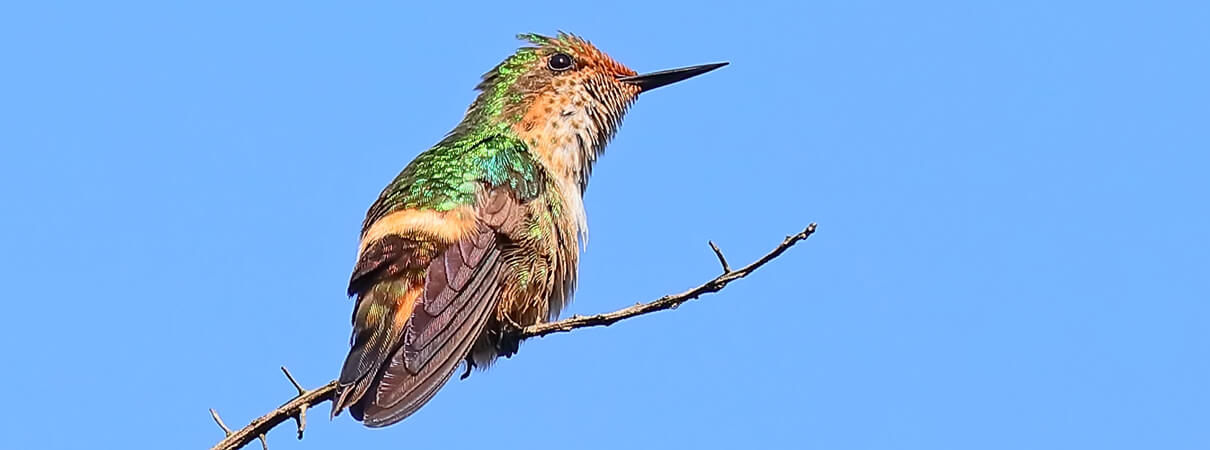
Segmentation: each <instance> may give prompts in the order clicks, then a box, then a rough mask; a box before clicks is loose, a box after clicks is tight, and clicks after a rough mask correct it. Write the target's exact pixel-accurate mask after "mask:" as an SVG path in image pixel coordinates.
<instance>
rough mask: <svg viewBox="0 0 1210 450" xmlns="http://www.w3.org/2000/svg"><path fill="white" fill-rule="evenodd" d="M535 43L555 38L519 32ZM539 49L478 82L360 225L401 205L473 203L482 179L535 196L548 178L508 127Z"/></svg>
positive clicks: (526, 50) (520, 53) (441, 207)
mask: <svg viewBox="0 0 1210 450" xmlns="http://www.w3.org/2000/svg"><path fill="white" fill-rule="evenodd" d="M518 37H519V38H521V39H523V40H526V41H529V42H531V43H534V44H536V45H540V46H543V45H557V44H558V43H560V42H561V40H560V39H559V38H548V37H544V36H539V35H520V36H518ZM539 51H540V48H537V47H523V48H520V49H518V50H517V51H516V52H515V53H514V54H513V55H512V56H511V57H509V58H508V59H506V60H505V61H504V62H502V63H501V64H500V65H498V66H496V68H494V69H493V70H492V71H491V72H488V73H487V74H485V75H484V77H483V81H482V82H481V83H480V84H479V86H477V89H478V90H480V91H482V93H481V94H480V95H479V97H478V98H477V99H476V100H475V102H474V104H472V105H471V107H470V109H469V110H468V111H467V114H466V117H465V118H464V119H463V121H462V123H460V124H459V125H458V126H457V127H456V128H454V130H453V131H452V132H450V134H449V135H447V136H446V137H445V139H443V140H442V141H441V142H439V143H438V144H437V145H435V146H433V148H431V149H429V150H427V151H425V152H423V153H421V154H420V155H419V156H417V157H416V159H415V160H413V161H412V162H411V163H410V164H408V166H407V167H406V168H404V169H403V171H402V172H401V173H400V174H399V175H398V176H397V177H395V180H394V181H392V182H391V183H390V184H389V185H387V187H386V188H385V189H384V190H383V191H382V194H381V195H380V196H379V198H378V201H377V202H375V204H374V205H373V206H372V207H371V208H370V211H369V212H368V214H367V215H366V220H365V223H364V226H365V227H368V226H369V225H370V224H372V223H373V222H374V221H376V220H377V219H379V218H381V217H383V216H385V215H387V214H389V213H391V212H393V211H397V210H401V209H431V210H436V211H449V210H452V209H454V208H457V207H459V206H463V205H472V204H473V203H474V202H475V196H476V193H477V192H478V190H479V187H480V185H481V183H487V184H488V185H489V186H492V187H501V186H506V187H508V188H510V189H511V190H512V191H513V192H514V193H515V195H516V196H517V198H518V199H521V200H529V199H532V198H535V197H537V196H538V195H539V194H541V193H542V192H543V191H544V189H545V188H546V184H547V182H548V180H546V179H545V176H544V175H543V172H542V168H541V165H540V164H539V163H538V162H537V160H536V159H535V158H536V157H535V155H533V154H532V153H531V152H530V151H529V149H528V148H527V146H526V145H525V143H524V142H522V141H521V139H520V138H518V137H517V135H516V134H515V133H514V132H513V131H512V125H513V124H515V123H516V122H518V121H520V119H521V113H520V112H519V111H520V110H521V108H517V106H518V105H519V104H521V103H522V102H523V101H524V100H525V99H524V97H523V95H522V90H521V89H519V88H518V87H517V86H516V85H517V81H518V79H519V78H520V77H521V76H522V75H524V74H525V72H526V71H527V70H528V68H529V67H530V66H531V65H532V63H533V62H534V61H535V60H536V59H537V58H538V57H539Z"/></svg>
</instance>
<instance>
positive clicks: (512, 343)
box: [496, 317, 522, 358]
mask: <svg viewBox="0 0 1210 450" xmlns="http://www.w3.org/2000/svg"><path fill="white" fill-rule="evenodd" d="M521 330H522V328H521V325H519V324H517V322H513V320H512V319H510V318H508V317H505V318H504V321H503V322H501V323H500V341H499V342H497V343H496V355H497V356H503V357H505V358H511V357H512V356H513V355H515V354H517V350H519V349H520V348H521Z"/></svg>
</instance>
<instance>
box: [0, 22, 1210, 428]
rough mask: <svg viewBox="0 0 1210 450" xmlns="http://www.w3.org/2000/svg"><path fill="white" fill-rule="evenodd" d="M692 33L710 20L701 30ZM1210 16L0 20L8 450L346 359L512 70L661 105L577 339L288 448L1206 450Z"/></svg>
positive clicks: (630, 155) (260, 402)
mask: <svg viewBox="0 0 1210 450" xmlns="http://www.w3.org/2000/svg"><path fill="white" fill-rule="evenodd" d="M691 5H693V6H691ZM1206 23H1210V4H1208V3H1206V2H1162V1H1161V2H1113V1H1108V2H1105V1H1101V2H1078V1H1072V2H1046V1H1018V2H978V3H976V2H949V1H919V2H872V1H848V0H846V1H809V2H785V3H777V2H773V3H762V2H743V3H742V4H737V5H730V6H721V5H720V6H705V5H699V4H697V3H696V2H695V3H693V4H689V3H684V4H674V3H672V2H669V3H659V2H651V1H644V2H625V1H623V2H607V3H605V2H560V3H541V2H524V3H515V2H514V3H496V4H492V5H482V6H478V7H454V6H401V5H395V4H389V3H386V2H383V3H377V4H368V5H365V4H363V5H359V6H315V5H303V4H299V3H297V2H278V3H260V4H256V5H252V4H246V3H245V2H207V3H206V4H205V5H193V6H186V5H168V4H166V3H164V2H147V3H113V4H109V3H106V4H104V5H102V4H101V3H88V4H83V3H80V4H74V5H72V4H65V3H51V2H40V3H36V4H35V3H33V2H27V3H26V4H7V5H5V6H3V7H0V57H3V60H4V65H3V67H4V69H3V70H2V71H0V129H2V130H3V131H2V132H0V200H2V201H3V204H4V210H5V213H4V214H3V216H2V220H0V292H3V297H4V299H5V308H6V314H3V315H0V357H2V358H3V362H4V367H6V369H5V370H3V371H0V384H3V385H5V386H8V389H9V392H8V394H7V404H8V407H6V408H3V410H2V411H0V424H4V425H3V428H4V429H5V431H4V432H3V433H0V447H5V448H106V447H108V448H117V447H122V448H201V447H208V446H209V445H210V444H212V443H214V442H215V441H217V440H218V439H219V438H220V437H221V435H220V432H219V430H218V429H217V428H216V427H215V426H214V424H213V423H212V422H211V420H210V417H209V415H208V413H207V411H206V410H207V408H217V409H218V410H219V411H220V412H221V413H222V414H223V416H224V418H225V419H226V420H227V422H228V423H229V424H232V425H235V424H242V423H246V422H247V420H248V419H250V418H252V417H254V416H257V415H260V414H262V413H264V412H266V411H268V410H269V409H270V408H272V407H274V406H276V405H277V404H279V403H280V402H282V401H284V400H285V399H286V398H288V397H289V396H290V395H291V388H290V386H289V385H288V384H287V383H286V381H285V380H284V379H283V378H282V376H281V374H280V373H279V372H278V369H277V367H278V366H279V365H286V366H288V367H290V368H291V369H292V371H293V372H294V373H295V375H296V376H297V377H298V378H299V379H300V381H302V382H303V383H304V384H307V385H309V386H317V385H319V384H322V383H324V382H326V381H328V380H330V379H332V378H334V377H335V376H336V374H337V372H338V370H339V365H340V362H341V360H342V358H343V357H344V354H345V352H346V350H347V338H348V332H349V323H348V320H349V312H350V308H351V307H352V302H351V301H350V300H348V299H346V298H345V297H344V295H343V293H344V290H345V284H346V282H347V279H348V275H349V272H350V270H351V268H352V264H353V262H354V261H353V258H354V254H355V250H356V243H357V233H358V230H359V225H360V222H361V219H362V217H363V214H364V212H365V209H366V208H367V207H368V206H369V204H370V202H371V201H372V200H373V198H374V196H375V195H377V193H378V192H379V190H380V189H381V188H382V186H383V185H384V184H385V183H386V182H388V181H389V180H390V179H391V178H392V177H393V176H394V175H395V174H396V173H397V172H398V171H399V170H400V169H401V168H402V167H403V166H404V165H405V164H406V163H407V162H408V161H409V160H410V159H411V158H412V157H414V156H415V155H416V154H417V153H418V152H420V151H422V150H424V149H425V148H427V147H428V146H429V145H431V144H433V143H434V142H436V141H437V140H438V139H439V138H440V137H441V136H442V135H443V134H444V133H446V132H447V131H448V130H449V129H450V128H451V127H452V126H453V125H454V124H455V123H456V122H457V121H458V120H459V118H460V116H461V114H462V112H463V111H464V110H465V108H466V105H467V104H468V103H469V102H470V100H471V99H472V98H473V95H474V93H473V92H472V90H471V88H472V87H473V86H474V85H475V83H476V82H477V80H478V77H479V75H480V74H482V73H483V72H485V71H486V70H488V69H490V68H491V67H492V66H493V65H494V64H496V63H497V62H498V61H499V60H501V59H502V58H504V57H505V56H507V55H508V54H509V53H510V52H511V51H512V50H513V49H514V48H515V47H517V46H518V45H519V44H520V43H519V42H518V41H515V40H514V39H513V35H514V34H516V33H518V32H531V31H534V32H545V33H551V32H554V31H555V30H559V29H562V30H567V31H571V32H574V33H577V34H580V35H583V36H585V37H587V38H589V39H591V40H592V41H593V42H594V43H595V44H597V45H598V46H600V47H601V48H602V49H604V50H605V51H606V52H609V53H610V54H611V55H613V56H614V57H616V58H617V59H618V60H620V61H622V62H624V63H626V64H628V65H630V66H631V67H633V68H635V69H636V70H639V71H648V70H657V69H663V68H670V67H677V66H682V65H688V64H696V63H703V62H713V61H719V60H728V61H731V63H732V65H731V66H728V67H726V68H724V69H721V70H718V71H716V72H712V73H710V74H708V75H705V76H702V77H700V78H697V79H693V80H690V81H688V82H685V83H683V84H681V85H677V86H673V87H668V88H665V89H660V90H659V91H656V92H654V93H651V94H650V95H645V96H644V97H643V98H642V99H641V100H640V101H639V102H638V104H637V105H636V106H635V108H634V109H633V110H632V112H631V113H630V114H629V116H628V117H627V119H626V123H625V125H624V126H623V127H622V130H621V132H620V133H619V134H618V136H617V138H616V140H615V141H614V143H613V145H611V146H610V148H609V151H608V152H607V153H606V155H605V157H604V159H603V160H602V161H601V162H600V164H599V165H598V166H597V170H596V171H595V175H594V178H593V180H592V183H591V185H590V187H589V190H588V193H587V198H586V203H587V207H588V210H589V222H590V224H591V229H592V234H591V236H592V237H591V239H590V242H589V246H588V249H587V253H586V254H585V255H584V257H583V263H582V266H581V270H580V274H581V276H580V289H579V291H578V294H577V300H576V301H575V303H573V305H572V306H571V308H570V310H569V311H568V314H573V313H579V314H586V313H595V312H603V311H609V310H613V309H616V308H620V307H624V306H627V305H630V304H633V303H634V302H637V301H646V300H650V299H654V298H656V297H658V296H660V295H663V294H665V293H670V292H677V291H680V290H683V289H685V288H687V287H690V286H692V285H695V284H697V283H699V282H701V281H703V280H706V279H708V278H709V277H711V276H713V275H715V274H716V273H717V270H718V267H717V262H716V261H715V260H714V257H713V255H712V253H711V252H710V249H709V248H708V247H707V246H706V241H707V240H711V239H712V240H714V241H715V242H717V243H718V244H719V245H720V246H721V247H722V248H723V250H724V251H726V252H727V254H728V255H729V257H730V258H731V260H732V263H733V264H739V263H741V262H746V261H748V260H750V259H752V258H754V257H756V256H758V255H760V254H762V253H763V252H765V251H767V250H768V249H769V248H771V247H772V246H773V245H775V244H776V243H777V242H778V241H780V240H781V238H782V237H783V236H785V235H786V234H790V233H793V232H796V231H798V230H800V229H802V227H803V226H805V225H806V224H807V223H808V222H811V221H817V222H819V224H820V228H819V233H818V234H816V236H814V237H813V238H812V239H811V240H810V241H808V242H806V243H803V244H801V245H800V246H799V247H796V248H794V249H793V250H792V251H791V252H789V253H788V254H786V255H785V256H784V257H782V258H781V259H778V260H776V261H775V262H774V263H772V264H770V265H769V266H768V267H767V268H766V269H763V270H762V271H761V272H758V273H757V274H755V275H754V276H752V277H751V278H749V279H746V280H743V281H741V282H739V283H737V284H735V285H733V286H731V287H729V288H727V289H726V290H725V291H724V292H723V293H721V294H719V295H715V296H711V297H708V298H706V299H704V300H701V301H697V302H693V303H691V304H688V305H686V306H684V307H682V308H680V309H679V310H677V311H674V312H665V313H660V314H657V315H652V316H647V317H643V318H639V319H635V320H631V321H627V322H624V323H620V324H617V325H615V326H613V327H611V328H608V329H591V330H580V331H577V332H575V333H571V334H565V335H557V336H552V337H548V338H545V339H538V340H533V341H530V342H526V343H525V344H524V345H523V347H522V349H521V352H520V354H518V355H517V356H515V357H513V358H512V359H510V360H505V361H503V362H502V363H500V364H498V365H497V366H496V367H495V368H493V369H492V370H491V371H490V372H487V373H476V374H475V375H474V376H472V377H471V378H470V379H469V380H466V381H461V382H458V381H454V382H451V383H450V384H449V385H447V386H446V388H445V389H443V390H442V392H441V393H440V394H439V395H438V396H437V397H436V398H435V399H434V400H433V401H432V402H431V403H430V404H429V405H428V406H426V407H425V408H424V409H423V410H422V411H421V412H420V413H418V414H416V415H415V416H413V417H412V418H410V419H408V420H407V421H405V422H404V423H401V424H399V425H396V426H393V427H390V428H387V429H382V430H368V429H364V428H362V427H361V426H360V425H359V424H357V423H355V422H353V421H352V420H350V419H349V418H348V417H347V416H342V417H340V418H338V419H336V420H335V421H331V422H329V421H327V420H323V419H322V415H323V413H322V412H320V411H316V412H315V413H314V414H313V417H312V420H311V424H310V428H309V431H308V435H307V437H306V439H304V440H302V441H296V440H295V439H294V437H293V436H292V433H293V431H292V430H291V429H289V428H288V427H283V428H279V429H278V430H276V431H275V432H274V433H272V434H271V435H270V436H269V439H270V445H271V447H272V448H274V449H290V448H298V449H321V448H395V447H401V446H407V447H409V448H437V447H441V448H485V447H487V446H491V447H492V448H533V447H534V446H538V447H547V446H555V445H558V446H564V447H569V448H589V449H594V448H600V449H604V448H617V447H619V446H624V447H629V448H656V447H660V448H687V447H690V446H692V447H698V448H749V447H755V446H768V447H769V448H819V449H832V448H845V449H967V448H981V449H1020V448H1035V449H1068V448H1098V449H1119V448H1120V449H1127V448H1130V449H1134V448H1164V449H1194V448H1200V449H1204V448H1207V447H1210V428H1207V427H1206V424H1207V423H1210V383H1208V381H1210V358H1207V355H1208V354H1210V332H1208V331H1207V330H1208V329H1210V282H1208V281H1207V280H1208V278H1207V275H1208V274H1210V239H1208V238H1207V231H1206V230H1207V229H1210V209H1208V208H1207V204H1208V203H1207V200H1206V197H1207V194H1210V183H1208V182H1207V170H1208V169H1210V156H1208V153H1207V151H1208V150H1210V122H1208V117H1210V82H1207V80H1210V60H1208V59H1207V55H1210V28H1207V27H1206Z"/></svg>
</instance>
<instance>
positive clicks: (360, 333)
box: [333, 187, 524, 427]
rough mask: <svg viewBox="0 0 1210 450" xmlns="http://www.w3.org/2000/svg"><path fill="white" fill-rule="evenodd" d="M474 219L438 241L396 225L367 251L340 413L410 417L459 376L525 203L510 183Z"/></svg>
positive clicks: (358, 276) (375, 420)
mask: <svg viewBox="0 0 1210 450" xmlns="http://www.w3.org/2000/svg"><path fill="white" fill-rule="evenodd" d="M475 209H476V211H477V212H476V215H477V217H476V220H475V223H474V228H473V229H471V230H470V232H468V233H466V234H465V236H464V237H462V238H461V239H460V240H458V241H457V242H454V243H451V244H448V245H435V244H434V243H433V242H432V241H431V237H426V236H424V235H423V234H413V235H410V236H401V235H398V234H391V235H387V236H384V237H383V238H381V239H378V240H377V241H375V242H373V243H370V244H369V245H368V246H367V247H366V249H365V250H364V251H363V252H362V253H361V256H360V258H359V261H358V264H357V267H356V268H355V269H354V271H353V277H352V279H351V280H350V283H349V288H350V290H351V291H353V292H356V293H357V295H358V305H357V307H356V311H355V312H354V318H353V324H354V337H353V348H352V350H351V351H350V353H349V356H348V359H346V361H345V366H344V369H343V371H342V372H341V376H340V385H339V387H338V389H337V394H336V401H335V402H334V405H333V408H334V409H333V412H334V413H336V412H339V411H340V409H342V408H344V407H349V410H350V413H351V414H352V415H353V416H354V417H355V418H357V419H358V420H362V421H363V422H364V423H365V425H367V426H371V427H379V426H386V425H390V424H392V423H395V422H398V421H400V420H403V419H404V418H405V417H407V416H408V415H410V414H412V413H413V412H415V411H416V410H417V409H419V408H420V407H421V406H423V405H424V404H425V403H426V402H427V401H428V400H429V399H430V398H432V396H433V395H434V394H435V393H436V392H437V390H438V389H439V388H440V387H441V386H442V385H444V384H445V382H446V381H447V380H449V378H450V376H451V375H452V374H453V373H454V371H455V369H456V368H457V366H458V363H459V362H461V361H462V360H463V358H465V357H466V355H467V354H468V353H469V352H470V350H471V346H472V345H473V344H474V342H475V340H476V339H477V338H478V337H479V335H480V333H482V331H483V328H484V325H485V324H486V323H487V321H488V319H489V317H491V315H492V313H493V311H494V309H495V306H496V304H497V302H498V299H499V296H500V292H501V289H503V287H504V286H503V285H504V283H503V282H502V273H503V272H504V270H503V268H504V265H505V262H504V259H505V258H504V257H503V255H502V253H503V251H504V250H505V248H506V245H507V243H508V238H507V235H508V234H509V233H507V229H510V228H516V227H517V224H518V223H520V221H521V220H522V217H523V216H524V206H523V205H522V203H521V201H519V200H518V199H517V198H516V196H515V195H514V193H513V191H512V190H510V189H506V188H502V187H501V188H494V189H490V188H489V189H488V190H486V191H485V192H484V194H483V195H481V196H480V200H479V201H478V205H477V207H476V208H475Z"/></svg>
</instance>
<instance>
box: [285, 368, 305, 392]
mask: <svg viewBox="0 0 1210 450" xmlns="http://www.w3.org/2000/svg"><path fill="white" fill-rule="evenodd" d="M281 372H282V373H284V374H286V379H287V380H290V384H293V385H294V389H298V395H303V394H306V393H307V390H306V389H303V387H302V385H301V384H298V380H295V379H294V375H290V369H287V368H286V366H281Z"/></svg>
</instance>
